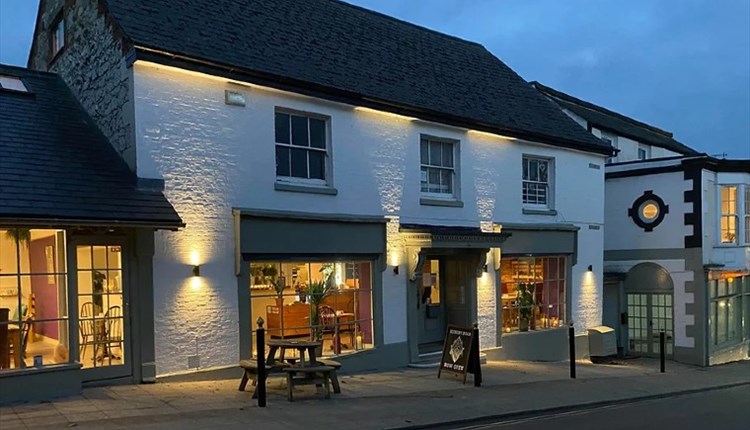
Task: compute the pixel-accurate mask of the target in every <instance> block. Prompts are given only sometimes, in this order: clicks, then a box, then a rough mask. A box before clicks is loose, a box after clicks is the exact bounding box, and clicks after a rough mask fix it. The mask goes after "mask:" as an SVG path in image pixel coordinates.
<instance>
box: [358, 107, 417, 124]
mask: <svg viewBox="0 0 750 430" xmlns="http://www.w3.org/2000/svg"><path fill="white" fill-rule="evenodd" d="M354 112H355V113H357V112H359V113H364V114H373V115H382V116H385V117H389V118H392V119H397V120H400V121H416V120H417V118H414V117H411V116H406V115H399V114H397V113H392V112H386V111H382V110H377V109H370V108H367V107H364V106H357V107H355V108H354Z"/></svg>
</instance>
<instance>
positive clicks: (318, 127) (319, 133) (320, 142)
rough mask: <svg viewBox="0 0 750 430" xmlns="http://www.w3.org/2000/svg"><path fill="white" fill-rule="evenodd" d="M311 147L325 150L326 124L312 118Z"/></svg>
mask: <svg viewBox="0 0 750 430" xmlns="http://www.w3.org/2000/svg"><path fill="white" fill-rule="evenodd" d="M310 146H312V147H313V148H321V149H325V147H326V122H325V121H323V120H321V119H316V118H310Z"/></svg>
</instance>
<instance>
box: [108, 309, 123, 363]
mask: <svg viewBox="0 0 750 430" xmlns="http://www.w3.org/2000/svg"><path fill="white" fill-rule="evenodd" d="M104 321H105V322H106V327H107V328H106V333H105V337H104V348H105V349H104V351H105V352H106V353H107V354H109V356H110V357H112V358H115V359H119V358H120V357H118V356H114V355H113V354H112V347H113V346H116V347H117V348H119V349H120V354H122V308H121V307H119V306H110V307H109V309H107V313H106V314H104Z"/></svg>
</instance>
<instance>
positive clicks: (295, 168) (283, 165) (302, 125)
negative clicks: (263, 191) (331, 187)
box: [275, 111, 328, 185]
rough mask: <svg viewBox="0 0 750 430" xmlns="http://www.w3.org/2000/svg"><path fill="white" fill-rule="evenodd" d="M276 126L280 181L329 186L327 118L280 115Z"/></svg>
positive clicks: (293, 114)
mask: <svg viewBox="0 0 750 430" xmlns="http://www.w3.org/2000/svg"><path fill="white" fill-rule="evenodd" d="M275 122H276V177H277V179H279V180H282V181H292V182H295V181H296V182H305V183H311V184H317V185H326V184H327V182H326V180H327V179H328V175H327V170H328V169H327V164H328V138H327V134H328V133H327V128H328V127H327V120H326V118H324V117H319V116H311V115H304V114H296V113H287V112H284V111H277V112H276V121H275Z"/></svg>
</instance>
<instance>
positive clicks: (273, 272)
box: [250, 261, 375, 356]
mask: <svg viewBox="0 0 750 430" xmlns="http://www.w3.org/2000/svg"><path fill="white" fill-rule="evenodd" d="M371 268H372V267H371V263H370V262H368V261H346V262H343V261H340V262H320V261H318V262H311V261H265V262H252V263H250V306H251V309H252V310H251V312H252V315H253V316H262V317H263V319H264V320H265V321H266V336H268V337H269V338H271V339H277V338H284V339H293V338H299V339H305V340H308V339H313V340H317V341H319V342H322V344H323V350H322V353H323V356H326V355H340V354H347V353H352V352H355V351H359V350H362V349H371V348H373V347H374V346H375V345H374V333H373V325H372V315H373V312H372V305H373V300H372V275H371V274H372V270H371ZM256 353H257V351H256ZM265 353H266V354H267V353H268V351H265Z"/></svg>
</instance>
